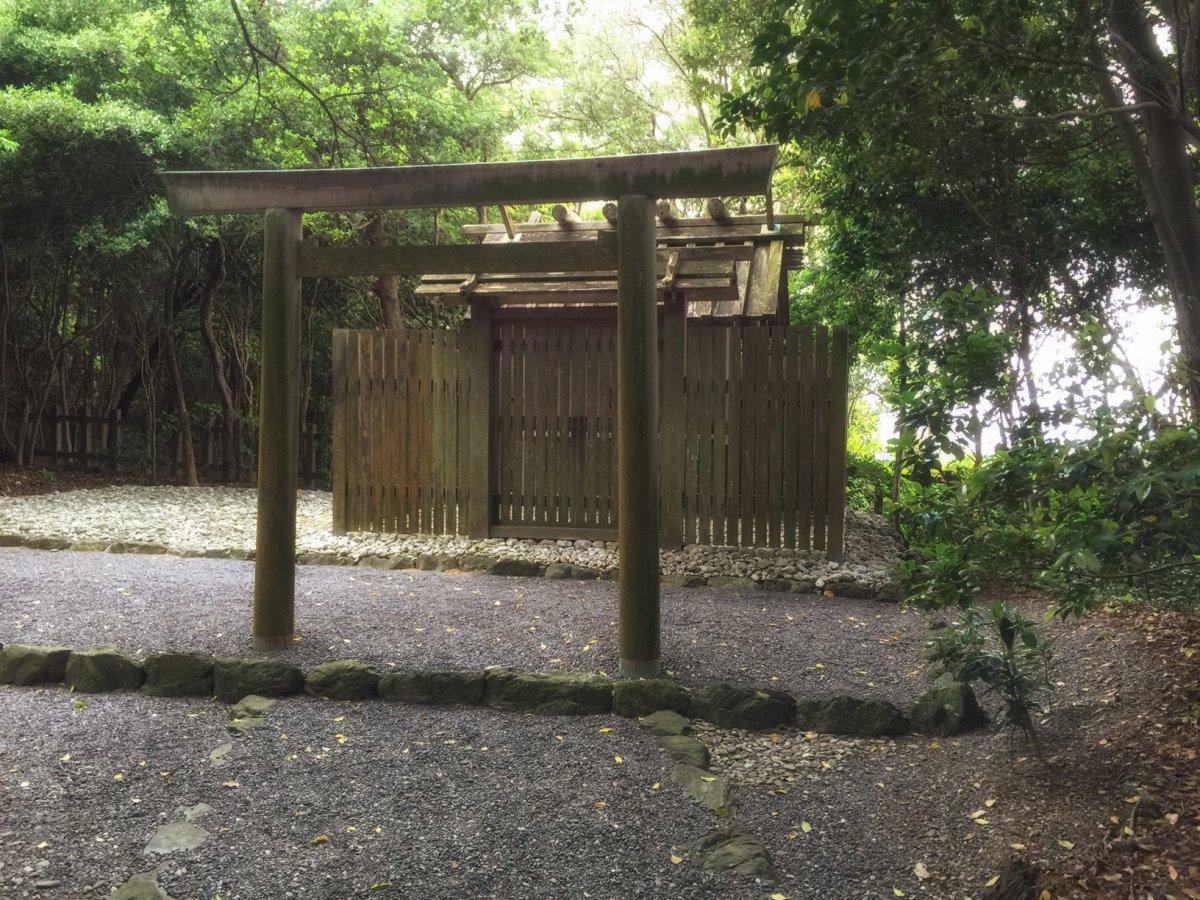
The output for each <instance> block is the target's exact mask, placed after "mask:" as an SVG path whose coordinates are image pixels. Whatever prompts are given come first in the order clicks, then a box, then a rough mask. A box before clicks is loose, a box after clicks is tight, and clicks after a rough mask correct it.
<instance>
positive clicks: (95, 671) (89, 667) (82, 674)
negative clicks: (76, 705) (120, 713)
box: [64, 647, 146, 694]
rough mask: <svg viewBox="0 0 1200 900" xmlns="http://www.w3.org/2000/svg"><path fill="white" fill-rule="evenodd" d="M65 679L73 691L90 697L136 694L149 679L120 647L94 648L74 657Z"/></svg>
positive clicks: (69, 660) (79, 651) (77, 652)
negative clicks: (106, 692)
mask: <svg viewBox="0 0 1200 900" xmlns="http://www.w3.org/2000/svg"><path fill="white" fill-rule="evenodd" d="M64 680H65V681H66V682H67V684H68V685H69V686H70V687H71V688H72V689H74V690H76V691H83V692H84V693H88V694H97V693H100V692H102V691H136V690H137V689H138V688H140V687H141V686H142V682H143V681H145V680H146V673H145V672H143V671H142V667H141V666H139V665H138V664H137V662H136V661H135V660H133V659H130V658H129V657H128V656H126V655H125V654H123V653H121V652H120V651H119V650H117V648H116V647H93V648H92V649H91V650H77V651H75V652H74V653H72V654H71V656H70V658H69V659H68V660H67V668H66V672H65V674H64Z"/></svg>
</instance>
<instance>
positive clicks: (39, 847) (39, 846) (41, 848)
mask: <svg viewBox="0 0 1200 900" xmlns="http://www.w3.org/2000/svg"><path fill="white" fill-rule="evenodd" d="M49 846H50V845H49V844H48V843H46V842H45V841H42V842H41V843H40V844H38V845H37V848H38V849H39V850H45V849H46V848H47V847H49Z"/></svg>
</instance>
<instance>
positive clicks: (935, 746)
mask: <svg viewBox="0 0 1200 900" xmlns="http://www.w3.org/2000/svg"><path fill="white" fill-rule="evenodd" d="M941 746H942V745H941V744H939V743H938V742H937V741H930V742H929V749H930V750H937V749H938V748H939V747H941Z"/></svg>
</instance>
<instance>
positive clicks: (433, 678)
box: [379, 671, 486, 706]
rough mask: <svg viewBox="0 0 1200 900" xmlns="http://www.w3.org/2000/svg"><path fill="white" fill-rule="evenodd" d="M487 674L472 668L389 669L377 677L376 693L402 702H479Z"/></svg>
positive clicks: (445, 703)
mask: <svg viewBox="0 0 1200 900" xmlns="http://www.w3.org/2000/svg"><path fill="white" fill-rule="evenodd" d="M485 683H486V678H485V676H484V674H483V672H482V671H474V672H389V673H388V674H386V675H384V676H383V677H382V678H380V679H379V696H380V697H382V698H383V699H384V700H397V701H400V702H402V703H435V704H439V705H443V706H445V705H450V704H456V703H466V704H473V703H480V702H482V701H483V688H484V684H485Z"/></svg>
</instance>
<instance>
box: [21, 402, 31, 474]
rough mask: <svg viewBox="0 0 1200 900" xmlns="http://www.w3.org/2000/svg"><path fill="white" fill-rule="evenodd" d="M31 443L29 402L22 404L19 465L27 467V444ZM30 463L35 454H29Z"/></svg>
mask: <svg viewBox="0 0 1200 900" xmlns="http://www.w3.org/2000/svg"><path fill="white" fill-rule="evenodd" d="M28 441H29V401H28V400H26V401H25V402H24V403H22V404H21V427H20V428H18V429H17V465H18V466H23V465H25V462H26V459H25V444H26V443H27V442H28ZM29 456H30V459H29V462H33V459H32V457H33V453H32V452H31V453H30V454H29Z"/></svg>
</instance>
